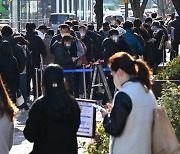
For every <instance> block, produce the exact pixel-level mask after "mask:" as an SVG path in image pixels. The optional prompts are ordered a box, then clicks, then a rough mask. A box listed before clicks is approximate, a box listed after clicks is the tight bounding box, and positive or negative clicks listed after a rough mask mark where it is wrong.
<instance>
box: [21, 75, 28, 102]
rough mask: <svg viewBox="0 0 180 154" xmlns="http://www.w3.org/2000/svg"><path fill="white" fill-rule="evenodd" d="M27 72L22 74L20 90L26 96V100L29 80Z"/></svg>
mask: <svg viewBox="0 0 180 154" xmlns="http://www.w3.org/2000/svg"><path fill="white" fill-rule="evenodd" d="M26 80H27V79H26V73H25V74H20V87H19V88H20V90H21V93H22V95H23V97H24V100H25V101H26V100H27V98H28V96H27V81H26Z"/></svg>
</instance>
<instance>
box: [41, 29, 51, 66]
mask: <svg viewBox="0 0 180 154" xmlns="http://www.w3.org/2000/svg"><path fill="white" fill-rule="evenodd" d="M53 36H54V31H53V30H52V29H48V30H47V33H46V35H45V38H44V40H43V41H44V44H45V46H46V52H47V55H46V57H44V59H43V60H44V61H43V62H44V65H48V64H50V63H53V62H54V56H53V55H52V53H51V52H50V44H51V40H52V37H53Z"/></svg>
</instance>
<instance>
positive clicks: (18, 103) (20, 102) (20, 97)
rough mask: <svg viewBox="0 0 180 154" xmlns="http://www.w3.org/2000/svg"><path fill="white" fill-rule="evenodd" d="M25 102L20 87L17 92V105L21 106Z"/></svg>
mask: <svg viewBox="0 0 180 154" xmlns="http://www.w3.org/2000/svg"><path fill="white" fill-rule="evenodd" d="M23 103H24V97H23V95H22V93H21V91H20V89H18V90H17V92H16V106H17V107H19V106H21V105H22V104H23Z"/></svg>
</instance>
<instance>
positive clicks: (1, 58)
mask: <svg viewBox="0 0 180 154" xmlns="http://www.w3.org/2000/svg"><path fill="white" fill-rule="evenodd" d="M0 74H1V76H2V79H3V81H4V84H5V85H6V86H7V88H8V90H9V96H10V98H11V100H12V101H13V103H14V104H16V92H17V90H18V88H19V86H20V73H19V67H18V63H17V60H16V58H15V57H14V56H13V54H12V47H11V44H10V43H9V42H8V41H3V42H2V44H1V46H0Z"/></svg>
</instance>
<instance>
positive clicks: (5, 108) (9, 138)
mask: <svg viewBox="0 0 180 154" xmlns="http://www.w3.org/2000/svg"><path fill="white" fill-rule="evenodd" d="M16 111H17V108H16V106H15V104H13V102H12V101H11V99H10V97H9V95H8V93H7V90H6V88H5V85H4V83H3V81H2V78H1V76H0V154H9V151H10V149H11V147H12V145H13V133H14V124H13V121H14V117H15V112H16Z"/></svg>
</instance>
